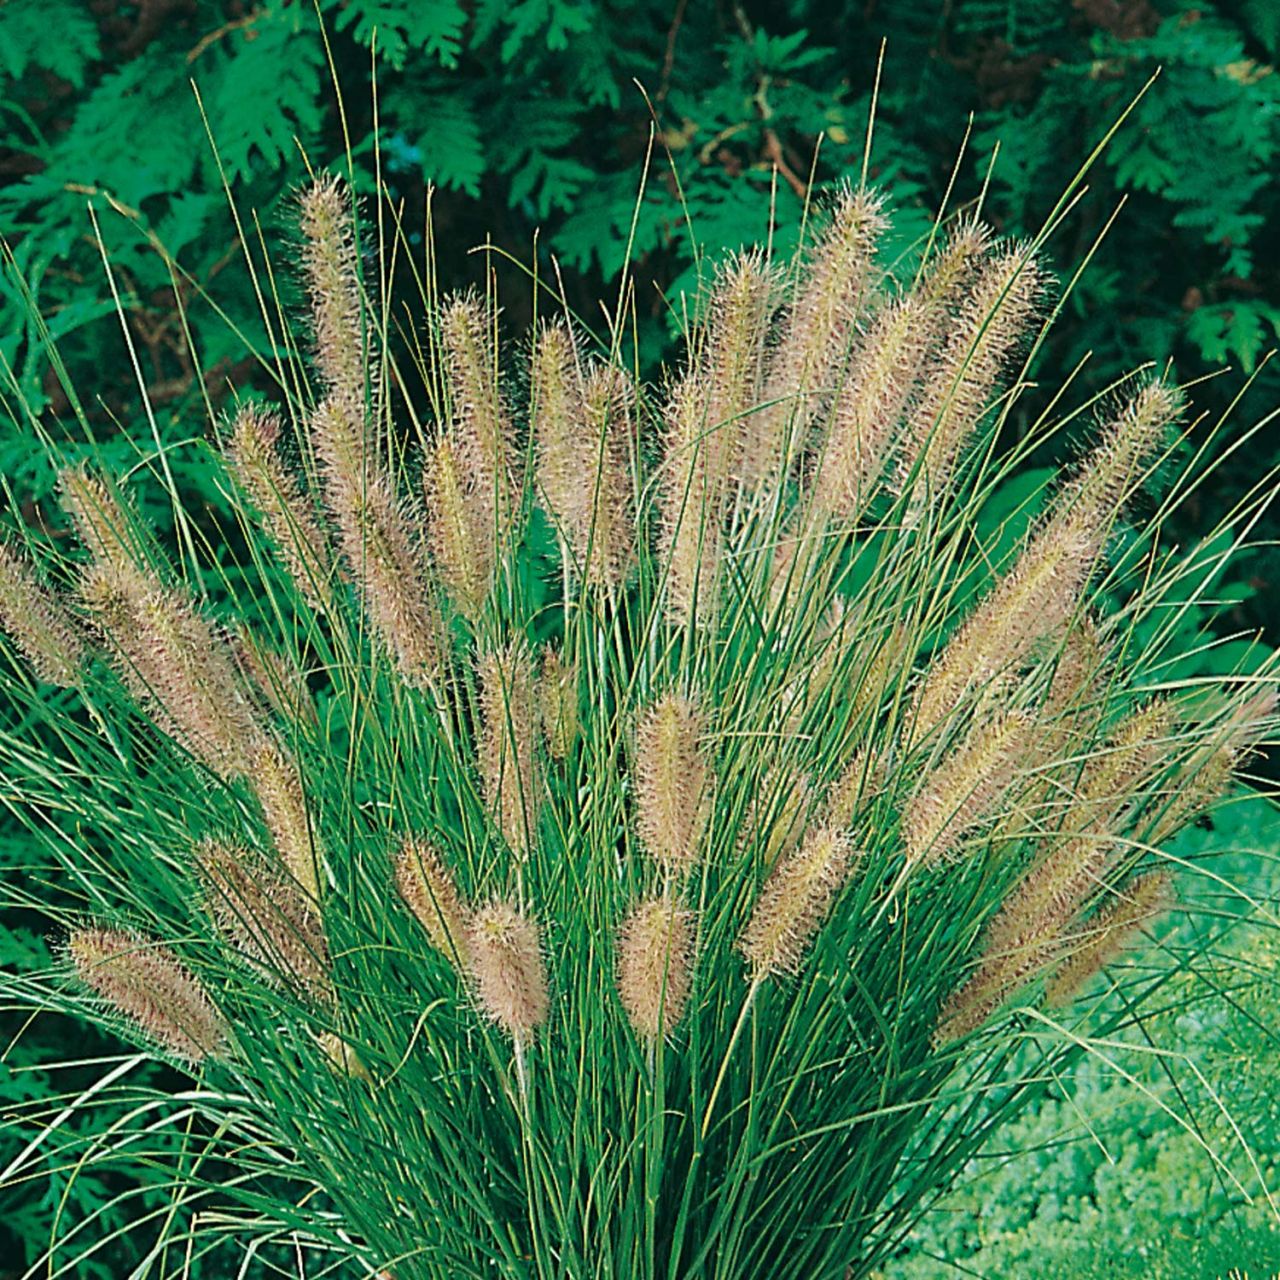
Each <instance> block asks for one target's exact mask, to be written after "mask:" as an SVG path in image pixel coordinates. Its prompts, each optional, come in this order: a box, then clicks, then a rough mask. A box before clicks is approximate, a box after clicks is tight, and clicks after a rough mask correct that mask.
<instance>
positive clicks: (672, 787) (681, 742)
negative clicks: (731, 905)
mask: <svg viewBox="0 0 1280 1280" xmlns="http://www.w3.org/2000/svg"><path fill="white" fill-rule="evenodd" d="M705 734H706V726H705V724H704V722H703V718H702V716H701V714H700V713H699V711H698V709H697V707H696V706H695V705H694V703H693V702H692V700H691V699H689V698H686V697H684V696H683V695H681V694H678V693H675V692H669V693H665V694H663V695H662V697H660V698H659V699H658V700H657V701H656V702H655V703H653V704H652V706H650V707H648V708H647V709H646V710H645V712H644V713H643V715H641V717H640V721H639V724H638V725H637V726H636V742H635V791H636V825H637V827H638V829H639V832H640V839H641V840H642V841H643V842H644V845H645V848H647V849H648V851H649V853H650V854H651V856H652V857H653V858H654V860H655V861H656V862H657V863H658V865H659V866H660V867H661V868H662V870H663V872H664V873H665V874H666V875H667V876H668V877H669V878H672V879H675V878H679V877H681V876H683V875H685V874H686V873H687V872H688V871H690V870H692V868H693V866H694V865H695V863H696V862H697V860H698V855H699V852H700V846H701V843H702V838H703V834H704V832H705V830H706V825H707V818H708V816H709V814H710V809H711V797H712V786H713V781H714V780H713V778H712V776H711V770H710V767H709V766H708V763H707V757H706V753H705V749H704V745H703V739H704V737H705Z"/></svg>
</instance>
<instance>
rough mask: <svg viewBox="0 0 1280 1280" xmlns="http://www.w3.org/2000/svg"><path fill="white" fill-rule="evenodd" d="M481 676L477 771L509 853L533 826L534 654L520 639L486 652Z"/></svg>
mask: <svg viewBox="0 0 1280 1280" xmlns="http://www.w3.org/2000/svg"><path fill="white" fill-rule="evenodd" d="M477 668H478V672H479V676H480V711H481V726H480V728H481V733H480V750H479V754H480V773H481V777H482V780H483V782H484V795H485V801H486V802H487V804H488V805H489V808H490V810H491V812H492V813H493V814H494V817H495V820H496V821H497V824H498V828H499V830H500V831H501V832H502V835H503V837H504V839H505V840H506V842H507V844H508V845H509V846H510V848H511V849H512V851H513V852H515V853H516V854H518V855H520V856H523V855H525V854H527V853H528V851H529V846H530V844H531V842H532V840H533V838H534V837H535V836H536V834H537V830H538V810H539V806H540V801H541V794H540V791H541V779H540V778H539V775H538V760H537V755H536V743H537V738H538V701H537V696H536V693H535V689H534V678H533V658H532V655H531V654H530V652H529V647H528V645H527V644H526V643H525V642H524V641H523V640H514V641H512V642H511V643H509V644H508V645H506V646H505V647H503V648H502V649H498V650H494V651H491V652H489V653H487V654H485V655H484V656H483V657H482V658H481V659H480V660H479V662H478V664H477Z"/></svg>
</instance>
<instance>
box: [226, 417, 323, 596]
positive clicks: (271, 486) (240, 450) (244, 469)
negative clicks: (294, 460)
mask: <svg viewBox="0 0 1280 1280" xmlns="http://www.w3.org/2000/svg"><path fill="white" fill-rule="evenodd" d="M280 435H281V425H280V418H279V415H278V414H275V413H273V412H270V411H269V410H266V409H263V408H261V407H260V406H258V405H253V404H244V405H241V406H240V408H239V409H238V410H237V411H236V415H235V418H234V419H233V420H232V423H231V430H230V433H229V438H228V441H227V446H226V452H227V458H228V461H229V462H230V464H231V467H232V470H233V471H234V473H235V476H236V479H237V480H238V481H239V484H240V487H241V488H242V489H243V490H244V492H245V493H246V494H247V495H248V496H249V499H250V500H251V501H252V503H253V505H254V506H255V507H256V508H257V510H258V514H259V515H260V516H261V517H262V522H263V526H264V527H265V528H266V530H267V532H268V533H269V534H270V536H271V540H272V541H273V542H274V543H275V546H276V549H277V550H278V552H279V554H280V559H281V562H282V563H283V565H284V568H285V570H286V571H287V572H288V574H289V576H290V578H292V579H293V582H294V585H295V586H296V587H297V588H298V590H299V591H300V592H301V593H302V595H303V598H304V599H305V600H307V601H308V603H310V604H311V605H312V607H313V608H323V607H324V606H325V604H326V602H327V600H328V597H329V590H330V575H331V573H332V570H333V558H332V555H331V553H330V549H329V542H328V538H327V537H326V536H325V534H324V532H323V531H322V530H321V528H320V524H319V521H318V520H317V519H316V515H315V512H314V511H313V509H312V507H311V503H310V500H309V499H308V497H307V494H306V493H305V491H304V490H303V487H302V484H301V483H300V481H299V480H298V478H297V476H295V475H294V474H293V472H291V471H290V470H289V469H288V468H287V467H286V466H285V464H284V461H283V459H282V458H281V457H280V450H279V445H280Z"/></svg>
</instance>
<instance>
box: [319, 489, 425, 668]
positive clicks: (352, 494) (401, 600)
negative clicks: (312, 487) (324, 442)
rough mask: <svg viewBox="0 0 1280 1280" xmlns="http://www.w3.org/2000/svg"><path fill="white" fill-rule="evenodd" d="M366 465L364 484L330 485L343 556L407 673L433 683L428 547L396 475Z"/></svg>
mask: <svg viewBox="0 0 1280 1280" xmlns="http://www.w3.org/2000/svg"><path fill="white" fill-rule="evenodd" d="M365 470H366V474H365V477H364V482H363V484H362V486H361V487H356V486H354V485H344V484H338V485H332V486H330V495H331V497H330V506H331V509H332V511H333V516H334V519H335V521H336V523H337V526H338V533H339V539H340V541H341V545H342V551H343V555H344V556H345V557H346V561H347V564H348V565H349V567H350V569H351V575H352V578H353V579H354V581H355V584H356V588H357V590H358V592H359V595H360V600H361V603H362V604H363V606H364V611H365V614H366V616H367V617H368V619H369V621H370V623H371V625H372V627H373V630H374V632H375V633H376V634H377V636H378V637H379V639H380V640H381V641H382V645H383V647H384V648H385V649H386V650H387V652H388V653H390V655H391V656H392V658H393V659H394V660H395V663H396V666H397V668H398V670H399V672H400V676H401V678H402V679H403V680H404V681H405V683H406V684H408V685H411V686H413V687H416V688H427V687H429V686H430V685H431V683H432V682H433V681H434V680H435V679H436V678H437V676H438V675H439V672H440V665H441V657H440V631H441V622H440V617H439V612H438V610H437V607H436V601H435V596H434V590H433V584H432V581H431V578H430V575H429V573H428V570H427V566H426V562H425V557H424V555H423V548H422V546H421V544H420V542H419V539H418V538H417V536H416V535H415V533H414V532H413V530H412V528H411V525H410V522H409V520H408V517H407V516H406V514H405V512H404V509H403V507H402V505H401V503H400V500H399V498H398V497H397V495H396V492H395V487H394V485H393V483H392V481H391V478H390V476H388V475H387V474H385V473H384V472H383V471H382V470H381V469H375V468H373V467H372V466H366V468H365Z"/></svg>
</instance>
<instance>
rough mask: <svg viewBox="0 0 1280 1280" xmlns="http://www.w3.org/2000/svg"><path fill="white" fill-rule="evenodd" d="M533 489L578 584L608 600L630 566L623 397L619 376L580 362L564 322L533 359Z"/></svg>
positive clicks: (546, 332) (627, 429)
mask: <svg viewBox="0 0 1280 1280" xmlns="http://www.w3.org/2000/svg"><path fill="white" fill-rule="evenodd" d="M533 395H534V410H533V431H534V439H535V442H536V445H537V461H538V484H539V487H540V489H541V492H542V497H543V500H544V502H545V504H546V506H547V510H548V511H549V513H550V514H551V516H552V518H553V520H554V521H555V523H556V526H557V528H558V530H559V532H560V536H561V538H562V539H563V540H564V542H565V544H566V546H567V547H568V550H569V564H570V566H571V567H572V568H573V570H574V571H575V573H576V574H577V575H578V576H580V577H585V580H586V581H588V582H592V583H596V584H599V585H602V586H604V587H605V588H606V589H608V590H609V591H611V592H614V593H616V592H617V590H618V588H619V587H620V586H621V584H622V578H623V576H624V575H625V573H626V570H627V567H628V565H629V562H630V560H631V557H632V554H633V550H634V542H635V532H634V524H635V518H634V516H633V514H632V511H631V506H632V488H633V486H632V483H631V480H630V466H629V451H630V447H631V446H630V437H631V426H630V399H631V397H630V389H629V386H628V383H627V379H626V377H625V375H624V374H623V373H622V371H621V370H620V369H616V368H614V367H612V366H610V365H603V364H600V363H598V362H594V361H592V362H587V361H585V360H584V358H583V357H582V355H581V353H580V351H579V349H578V344H577V341H576V339H575V338H574V335H573V331H572V330H571V329H570V328H569V326H568V324H566V323H565V322H564V321H554V322H552V323H551V324H548V325H545V326H544V327H543V329H542V332H541V333H540V334H539V336H538V341H537V345H536V346H535V348H534V356H533Z"/></svg>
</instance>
